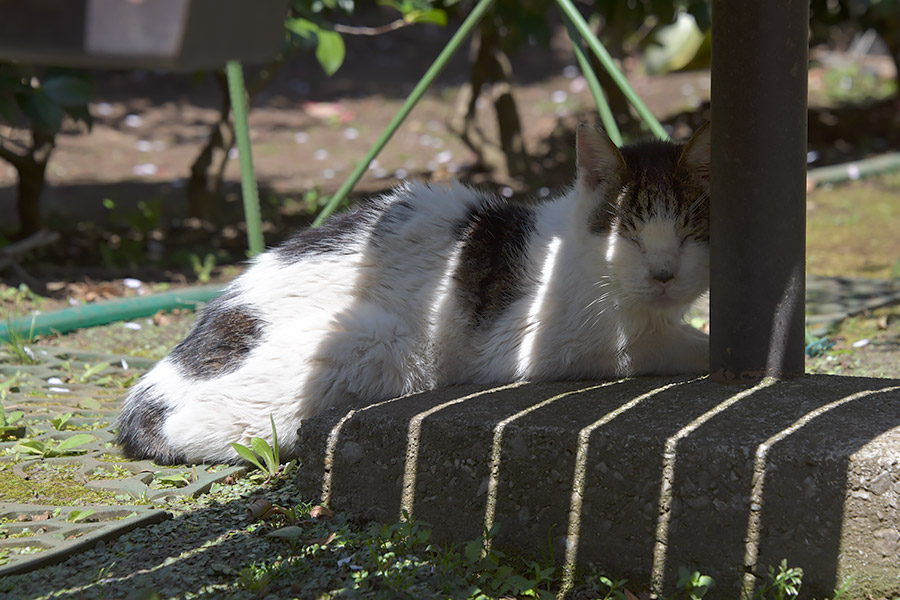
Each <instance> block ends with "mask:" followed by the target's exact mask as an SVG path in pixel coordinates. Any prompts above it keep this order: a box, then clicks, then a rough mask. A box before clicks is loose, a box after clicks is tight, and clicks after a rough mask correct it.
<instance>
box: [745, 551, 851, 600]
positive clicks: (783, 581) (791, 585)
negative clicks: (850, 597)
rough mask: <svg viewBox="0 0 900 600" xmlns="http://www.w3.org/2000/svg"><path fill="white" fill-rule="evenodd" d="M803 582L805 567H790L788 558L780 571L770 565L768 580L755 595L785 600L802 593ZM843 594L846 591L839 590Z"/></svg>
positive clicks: (756, 597) (761, 597) (780, 567)
mask: <svg viewBox="0 0 900 600" xmlns="http://www.w3.org/2000/svg"><path fill="white" fill-rule="evenodd" d="M802 584H803V569H801V568H799V567H793V568H788V566H787V560H786V559H785V560H782V561H781V564H780V565H779V566H778V572H777V573H776V572H775V568H774V567H771V566H770V567H769V576H768V581H767V582H765V583H763V584H762V585H761V586H760V588H759V589H758V590H756V593H755V594H754V595H753V599H754V600H763V599H764V598H771V599H772V600H785V598H796V597H797V596H798V595H799V594H800V586H801V585H802ZM839 593H840V594H843V593H844V592H839Z"/></svg>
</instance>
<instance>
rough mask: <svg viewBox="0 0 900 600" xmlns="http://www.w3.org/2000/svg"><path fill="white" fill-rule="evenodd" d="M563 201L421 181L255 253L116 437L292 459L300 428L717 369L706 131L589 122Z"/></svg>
mask: <svg viewBox="0 0 900 600" xmlns="http://www.w3.org/2000/svg"><path fill="white" fill-rule="evenodd" d="M576 149H577V178H576V180H575V183H574V185H573V186H572V187H571V188H570V189H569V190H568V191H567V192H566V193H564V194H563V195H561V196H559V197H557V198H554V199H549V200H543V201H534V202H530V203H516V202H513V201H509V200H504V199H501V198H496V197H493V196H489V195H486V194H484V193H481V192H479V191H476V190H473V189H469V188H467V187H464V186H461V185H459V184H451V185H446V186H444V185H427V184H424V183H412V182H410V183H406V184H404V185H402V186H401V187H399V188H398V189H396V190H394V191H393V192H392V193H390V194H389V195H386V196H384V197H381V198H379V199H377V200H374V201H372V202H371V203H369V204H365V205H362V206H359V207H357V208H355V209H353V210H351V211H349V212H347V213H345V214H342V215H339V216H337V217H335V218H333V219H331V220H330V221H329V222H328V223H327V224H326V225H325V226H323V227H321V228H319V229H309V230H306V231H302V232H300V233H298V234H296V235H295V236H294V237H292V238H291V239H289V240H287V241H286V242H285V243H284V244H282V245H281V246H279V247H277V248H274V249H272V250H269V251H268V252H265V253H264V254H262V255H260V256H258V257H256V258H255V259H254V261H253V264H252V265H251V266H250V268H249V269H248V270H247V271H246V272H245V273H244V274H243V275H241V276H240V277H238V278H237V279H236V280H235V281H234V282H232V283H231V284H230V285H229V286H228V288H227V289H226V290H225V291H224V292H223V293H222V295H220V296H219V297H218V298H216V299H215V300H213V301H212V302H211V303H210V304H209V305H208V306H207V307H206V309H205V310H204V311H203V312H202V313H201V314H200V316H199V318H198V320H197V322H196V324H195V325H194V328H193V329H192V330H191V332H190V333H189V334H188V335H187V337H186V338H185V339H184V340H183V341H182V342H181V343H179V344H178V345H177V346H176V347H175V349H174V350H173V351H172V353H171V354H169V356H167V357H166V358H164V359H163V360H161V361H160V362H159V364H157V365H156V366H155V367H154V368H153V369H152V370H151V371H150V372H149V373H147V374H146V375H145V376H144V377H143V378H142V379H141V380H140V382H139V383H138V384H137V385H136V386H135V387H134V388H133V389H132V390H131V392H130V393H129V395H128V398H127V399H126V400H125V405H124V409H123V411H122V414H121V417H120V419H119V424H118V426H119V437H118V441H119V443H121V444H122V446H124V450H125V453H126V454H127V455H128V456H129V457H133V458H151V459H153V460H154V461H156V462H157V463H161V464H175V463H197V462H223V461H224V462H233V461H235V460H237V458H238V457H237V455H236V453H235V452H234V451H233V449H232V448H231V442H241V443H243V444H249V440H250V438H252V437H254V436H258V437H262V438H266V439H270V438H271V425H270V422H269V416H270V415H272V416H273V417H274V423H275V427H276V429H277V432H278V438H279V442H280V446H281V448H282V456H285V457H290V456H291V454H292V452H293V446H294V444H295V442H296V440H297V430H298V428H299V427H300V424H301V422H302V421H303V419H306V418H308V417H311V416H312V415H315V414H316V413H319V412H320V411H322V410H324V409H326V408H328V407H332V406H341V405H349V404H360V403H363V404H365V403H372V402H376V401H380V400H384V399H388V398H392V397H396V396H400V395H402V394H407V393H410V392H414V391H418V390H427V389H431V388H435V387H439V386H445V385H450V384H458V383H484V384H494V383H501V382H513V381H519V380H531V381H541V380H559V379H584V378H605V377H621V376H630V375H641V374H676V373H701V372H706V371H707V370H708V338H707V336H706V335H705V334H703V333H701V332H699V331H697V330H696V329H694V328H692V327H691V326H689V325H688V324H686V323H685V322H684V318H683V317H684V313H685V311H686V309H687V308H688V307H689V306H690V304H691V303H692V302H693V301H694V300H696V299H697V298H698V296H700V295H701V294H702V293H703V292H705V291H706V289H707V288H708V284H709V274H708V273H709V244H708V242H709V187H708V186H709V163H710V147H709V127H708V124H707V125H704V126H703V127H701V128H700V129H699V130H698V131H697V132H696V133H695V134H694V136H693V137H692V138H691V139H690V141H689V142H688V143H687V144H685V145H678V144H672V143H668V142H659V141H657V142H646V143H640V144H635V145H632V146H626V147H624V148H622V149H618V148H616V146H615V145H614V144H613V143H612V142H611V141H610V139H609V138H608V137H607V136H606V135H605V134H604V133H603V132H602V131H598V130H595V129H593V128H591V127H587V126H581V127H580V128H579V129H578V134H577V143H576Z"/></svg>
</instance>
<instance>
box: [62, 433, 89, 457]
mask: <svg viewBox="0 0 900 600" xmlns="http://www.w3.org/2000/svg"><path fill="white" fill-rule="evenodd" d="M95 439H97V438H95V437H94V436H92V435H91V434H89V433H79V434H77V435H73V436H72V437H70V438H66V439H64V440H63V441H61V442H60V443H59V446H57V447H56V448H54V449H53V453H55V454H63V453H64V452H69V451H70V450H72V448H77V447H78V446H83V445H84V444H89V443H90V442H93V441H94V440H95Z"/></svg>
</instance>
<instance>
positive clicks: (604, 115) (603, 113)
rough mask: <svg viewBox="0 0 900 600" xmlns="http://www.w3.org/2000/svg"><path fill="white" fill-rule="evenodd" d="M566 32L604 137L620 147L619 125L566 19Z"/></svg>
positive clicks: (575, 34) (589, 62) (571, 25)
mask: <svg viewBox="0 0 900 600" xmlns="http://www.w3.org/2000/svg"><path fill="white" fill-rule="evenodd" d="M566 30H567V31H568V32H569V39H570V40H572V48H574V50H575V58H576V59H578V66H579V67H581V72H582V73H584V78H585V79H586V80H587V83H588V87H589V88H590V89H591V94H592V95H593V96H594V102H596V103H597V112H599V113H600V120H601V121H603V128H604V129H605V130H606V135H608V136H609V139H611V140H612V141H613V143H614V144H615V145H616V146H621V145H622V133H621V132H620V131H619V125H618V123H616V118H615V117H614V116H613V114H612V110H611V109H610V108H609V103H608V102H607V101H606V95H604V93H603V88H602V87H601V86H600V80H599V79H597V74H596V73H594V69H593V68H592V67H591V61H590V59H588V57H587V53H586V52H585V51H584V47H583V46H582V45H581V40H580V39H579V37H578V31H577V30H576V29H575V26H574V25H573V24H572V21H571V20H570V19H566Z"/></svg>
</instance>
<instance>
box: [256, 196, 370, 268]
mask: <svg viewBox="0 0 900 600" xmlns="http://www.w3.org/2000/svg"><path fill="white" fill-rule="evenodd" d="M381 209H382V207H381V206H379V205H377V204H375V203H369V204H364V205H360V206H358V207H356V208H353V209H351V210H348V211H347V212H344V213H341V214H338V215H334V216H333V217H331V218H330V219H328V220H327V221H326V222H325V224H324V225H322V226H321V227H310V228H309V229H304V230H303V231H299V232H297V233H295V234H294V235H292V236H291V237H289V238H288V239H287V240H285V241H284V242H283V243H282V244H281V245H280V246H278V247H277V248H275V249H274V250H273V252H274V253H275V256H277V257H278V259H279V260H280V261H281V262H282V263H285V264H293V263H296V262H300V261H301V260H303V259H305V258H309V257H313V256H319V255H323V254H338V255H347V254H352V253H353V252H355V251H356V250H357V248H356V243H355V242H357V241H358V240H360V239H362V237H363V234H364V232H365V231H367V230H368V229H369V228H371V227H372V223H373V222H374V221H375V219H376V218H377V217H378V215H379V214H380V213H381Z"/></svg>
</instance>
